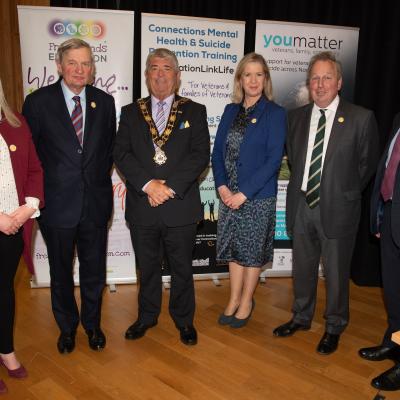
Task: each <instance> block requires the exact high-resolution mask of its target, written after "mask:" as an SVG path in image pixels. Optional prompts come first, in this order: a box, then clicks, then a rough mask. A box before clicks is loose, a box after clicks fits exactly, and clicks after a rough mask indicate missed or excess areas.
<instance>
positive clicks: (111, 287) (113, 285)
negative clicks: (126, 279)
mask: <svg viewBox="0 0 400 400" xmlns="http://www.w3.org/2000/svg"><path fill="white" fill-rule="evenodd" d="M108 289H109V291H110V293H115V292H116V291H117V287H116V286H115V283H110V284H109V285H108Z"/></svg>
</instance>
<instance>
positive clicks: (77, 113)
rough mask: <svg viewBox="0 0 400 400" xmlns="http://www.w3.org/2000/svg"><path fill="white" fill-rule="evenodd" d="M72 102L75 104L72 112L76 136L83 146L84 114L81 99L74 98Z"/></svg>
mask: <svg viewBox="0 0 400 400" xmlns="http://www.w3.org/2000/svg"><path fill="white" fill-rule="evenodd" d="M72 100H73V101H74V102H75V107H74V109H73V110H72V114H71V119H72V124H73V125H74V128H75V132H76V136H77V137H78V140H79V144H80V145H81V146H82V140H83V113H82V106H81V98H80V97H79V96H74V97H73V98H72Z"/></svg>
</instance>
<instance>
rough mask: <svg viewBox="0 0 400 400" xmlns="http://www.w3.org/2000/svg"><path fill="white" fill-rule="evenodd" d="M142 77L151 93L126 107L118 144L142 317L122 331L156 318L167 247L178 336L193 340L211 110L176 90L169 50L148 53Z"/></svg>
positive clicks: (137, 333)
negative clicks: (202, 180) (197, 251)
mask: <svg viewBox="0 0 400 400" xmlns="http://www.w3.org/2000/svg"><path fill="white" fill-rule="evenodd" d="M145 77H146V84H147V87H148V90H149V92H150V96H149V97H146V98H144V99H139V100H137V101H136V102H134V103H132V104H129V105H127V106H125V107H123V108H122V111H121V119H120V125H119V129H118V134H117V140H116V143H115V148H114V157H115V164H116V165H117V167H118V169H119V170H120V172H121V173H122V174H123V175H124V176H125V178H126V187H127V202H126V214H125V217H126V220H127V221H128V224H129V228H130V232H131V238H132V243H133V246H134V249H135V253H136V257H137V264H138V272H139V274H138V276H139V285H140V289H139V298H138V307H139V310H138V318H137V320H136V322H135V323H134V324H133V325H131V326H130V327H129V328H128V330H127V331H126V333H125V337H126V338H127V339H138V338H140V337H142V336H143V335H144V334H145V333H146V331H147V329H149V328H151V327H152V326H154V325H156V324H157V320H158V316H159V314H160V311H161V297H162V296H161V295H162V282H161V278H162V271H161V258H162V257H160V254H161V253H162V250H161V247H162V248H163V251H164V255H165V258H166V260H167V262H168V265H169V267H170V269H171V292H170V300H169V312H170V314H171V317H172V319H173V320H174V322H175V325H176V327H177V329H178V330H179V332H180V339H181V341H182V342H183V343H184V344H187V345H194V344H196V343H197V332H196V330H195V328H194V326H193V318H194V309H195V297H194V285H193V273H192V253H193V248H194V243H195V237H196V230H197V223H198V222H199V221H201V220H202V219H203V215H202V208H201V202H200V192H199V184H198V178H199V176H200V174H201V173H202V172H203V170H204V169H205V168H206V167H207V165H208V163H209V159H210V137H209V133H208V124H207V115H206V108H205V107H204V106H203V105H201V104H198V103H195V102H193V101H191V100H189V99H187V98H183V97H180V96H178V95H177V94H176V93H177V91H178V88H179V85H180V71H179V65H178V60H177V58H176V56H175V54H174V53H173V52H171V51H170V50H167V49H162V48H159V49H156V50H154V51H153V52H152V53H150V54H149V56H148V57H147V61H146V71H145Z"/></svg>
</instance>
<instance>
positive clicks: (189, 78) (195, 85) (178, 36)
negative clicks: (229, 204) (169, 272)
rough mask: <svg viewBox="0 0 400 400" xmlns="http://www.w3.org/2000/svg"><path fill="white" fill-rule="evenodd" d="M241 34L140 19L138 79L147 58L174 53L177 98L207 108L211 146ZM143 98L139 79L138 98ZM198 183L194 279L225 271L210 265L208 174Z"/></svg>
mask: <svg viewBox="0 0 400 400" xmlns="http://www.w3.org/2000/svg"><path fill="white" fill-rule="evenodd" d="M244 31H245V23H244V22H242V21H228V20H216V19H204V18H195V17H180V16H173V15H158V14H142V57H141V58H142V59H141V63H142V74H144V71H145V63H146V58H147V56H148V54H149V52H151V51H153V50H154V49H155V48H158V47H165V48H168V49H170V50H172V51H174V52H175V54H176V56H177V58H178V61H179V65H180V69H181V79H182V84H181V87H180V95H181V96H184V97H189V98H191V99H192V100H194V101H196V102H198V103H202V104H204V105H205V106H206V107H207V118H208V127H209V129H210V136H211V146H212V145H213V143H214V139H215V134H216V132H217V128H218V124H219V121H220V119H221V115H222V113H223V111H224V108H225V106H226V104H228V103H230V102H231V99H230V96H231V94H232V85H233V77H234V73H235V70H236V66H237V64H238V62H239V61H240V59H241V58H242V56H243V49H244ZM147 95H148V91H147V88H146V84H145V80H144V79H142V96H143V97H145V96H147ZM202 178H203V181H202V183H201V185H200V192H201V201H202V205H203V209H204V224H203V226H202V227H201V228H200V230H199V234H198V235H197V241H196V248H195V254H194V260H193V268H194V274H195V276H196V277H199V276H198V274H202V275H203V276H204V275H208V274H211V275H214V274H215V273H217V272H225V271H226V269H224V270H222V269H221V267H218V266H216V265H215V242H216V232H217V219H218V199H217V197H216V193H215V188H214V177H213V176H212V171H211V168H209V170H208V171H207V174H206V175H204V176H203V177H202Z"/></svg>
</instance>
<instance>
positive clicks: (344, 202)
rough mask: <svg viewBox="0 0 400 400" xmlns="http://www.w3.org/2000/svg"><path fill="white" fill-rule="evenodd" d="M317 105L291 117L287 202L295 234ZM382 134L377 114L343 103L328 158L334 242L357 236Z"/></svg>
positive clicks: (325, 192)
mask: <svg viewBox="0 0 400 400" xmlns="http://www.w3.org/2000/svg"><path fill="white" fill-rule="evenodd" d="M312 107H313V103H311V104H308V105H306V106H303V107H300V108H297V109H296V110H293V111H291V112H290V113H289V132H288V136H287V144H286V146H287V153H288V159H289V164H290V167H291V177H290V181H289V186H288V193H287V202H286V218H287V229H288V232H293V227H294V222H295V217H296V212H297V207H298V203H299V199H300V196H301V195H302V193H301V184H302V180H303V174H304V168H305V162H306V154H307V143H308V134H309V128H310V120H311V112H312ZM378 151H379V136H378V129H377V124H376V120H375V117H374V114H373V112H372V111H370V110H367V109H365V108H362V107H360V106H356V105H354V104H351V103H348V102H347V101H345V100H343V99H340V102H339V105H338V108H337V111H336V115H335V120H334V122H333V126H332V131H331V135H330V138H329V143H328V147H327V151H326V155H325V161H324V166H323V170H322V177H321V188H320V210H321V222H322V227H323V229H324V232H325V235H326V236H327V237H328V238H339V237H343V236H346V235H348V234H350V233H355V232H356V231H357V229H358V223H359V219H360V213H361V193H362V191H363V189H364V188H365V186H366V185H367V183H368V182H369V180H370V179H371V177H372V175H373V173H374V172H375V169H376V165H377V161H378Z"/></svg>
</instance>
